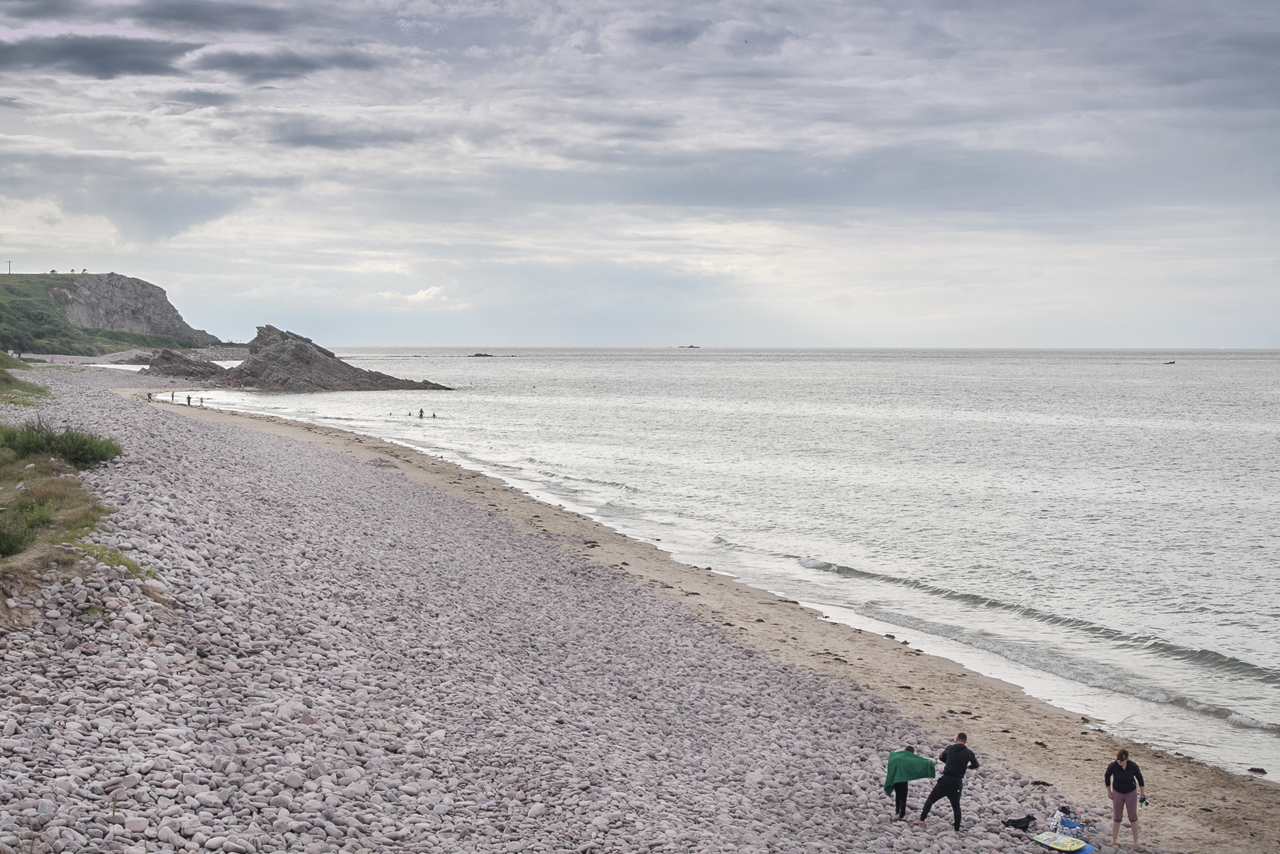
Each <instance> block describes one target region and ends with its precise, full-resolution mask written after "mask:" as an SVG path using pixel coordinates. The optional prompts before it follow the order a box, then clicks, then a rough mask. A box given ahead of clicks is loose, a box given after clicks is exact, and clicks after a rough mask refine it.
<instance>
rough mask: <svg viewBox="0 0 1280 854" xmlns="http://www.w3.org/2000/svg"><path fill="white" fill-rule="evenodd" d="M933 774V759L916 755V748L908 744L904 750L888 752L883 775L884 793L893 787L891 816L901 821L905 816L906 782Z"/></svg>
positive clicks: (887, 792)
mask: <svg viewBox="0 0 1280 854" xmlns="http://www.w3.org/2000/svg"><path fill="white" fill-rule="evenodd" d="M933 775H934V769H933V760H932V759H926V758H925V757H923V756H917V755H916V749H915V748H914V747H911V746H910V745H908V746H907V747H906V749H905V750H896V751H894V752H893V753H890V754H889V768H888V770H887V771H886V773H885V776H884V793H885V794H886V795H887V794H889V790H890V789H893V799H894V804H893V818H894V821H902V820H903V819H905V818H906V817H907V783H909V782H910V781H912V780H920V779H922V778H924V777H932V776H933Z"/></svg>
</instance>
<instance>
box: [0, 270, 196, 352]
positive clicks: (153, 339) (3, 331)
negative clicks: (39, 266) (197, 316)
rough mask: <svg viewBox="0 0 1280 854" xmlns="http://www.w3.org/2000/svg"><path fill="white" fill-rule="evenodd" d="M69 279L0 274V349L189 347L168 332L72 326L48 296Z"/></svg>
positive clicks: (65, 275) (70, 279) (63, 276)
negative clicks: (52, 286)
mask: <svg viewBox="0 0 1280 854" xmlns="http://www.w3.org/2000/svg"><path fill="white" fill-rule="evenodd" d="M73 278H74V277H73V276H71V275H67V274H59V273H40V274H30V273H12V274H7V275H0V350H20V351H22V352H24V353H64V354H66V355H69V356H99V355H101V354H103V353H114V352H117V351H119V350H127V349H129V348H130V347H153V348H154V347H170V348H173V349H179V348H183V347H187V346H190V344H189V342H185V343H184V342H182V341H179V340H178V339H176V338H171V337H169V336H168V335H139V334H137V333H133V332H118V331H117V330H114V329H92V328H83V329H82V328H81V327H79V326H75V325H74V324H72V323H71V321H70V320H67V316H66V314H64V313H63V312H62V310H61V309H59V308H58V307H57V305H55V304H54V302H53V300H52V299H51V298H50V297H49V287H50V286H51V285H60V286H64V287H65V286H66V285H68V284H70V282H71V281H72V279H73Z"/></svg>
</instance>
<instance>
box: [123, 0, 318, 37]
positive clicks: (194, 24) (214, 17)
mask: <svg viewBox="0 0 1280 854" xmlns="http://www.w3.org/2000/svg"><path fill="white" fill-rule="evenodd" d="M119 13H120V14H121V15H122V16H127V17H129V18H132V19H134V20H136V21H138V22H140V23H144V24H150V25H152V26H161V27H163V26H181V27H190V28H193V29H196V30H199V31H202V32H215V33H216V32H255V33H280V32H283V31H284V30H286V29H288V28H289V27H290V26H291V25H293V24H295V23H297V22H298V21H299V20H300V19H301V16H302V14H303V12H302V10H300V9H299V10H288V11H286V10H283V9H278V8H274V7H271V6H263V5H259V4H249V3H216V2H210V0H149V2H145V3H139V4H137V5H135V6H126V7H123V8H121V9H120V12H119Z"/></svg>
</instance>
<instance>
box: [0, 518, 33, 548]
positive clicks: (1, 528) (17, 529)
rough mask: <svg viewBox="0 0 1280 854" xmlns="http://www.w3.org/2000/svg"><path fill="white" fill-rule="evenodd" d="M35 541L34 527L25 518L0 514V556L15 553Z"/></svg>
mask: <svg viewBox="0 0 1280 854" xmlns="http://www.w3.org/2000/svg"><path fill="white" fill-rule="evenodd" d="M35 541H36V529H35V528H34V527H32V526H31V525H28V524H27V521H26V520H25V519H21V518H15V517H9V518H5V517H3V516H0V557H8V556H9V555H16V554H17V553H18V552H20V551H22V550H23V549H25V548H26V547H27V546H29V545H31V544H32V543H34V542H35Z"/></svg>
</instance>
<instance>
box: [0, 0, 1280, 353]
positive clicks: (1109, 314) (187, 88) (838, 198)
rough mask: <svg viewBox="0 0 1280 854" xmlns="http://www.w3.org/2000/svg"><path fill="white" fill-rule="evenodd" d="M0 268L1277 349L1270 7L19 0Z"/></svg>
mask: <svg viewBox="0 0 1280 854" xmlns="http://www.w3.org/2000/svg"><path fill="white" fill-rule="evenodd" d="M0 84H2V85H0V186H2V187H3V194H2V203H0V250H2V251H3V252H4V253H5V255H4V257H3V258H0V260H3V261H8V260H13V262H14V269H15V270H21V271H29V272H35V271H47V270H50V269H58V270H67V269H70V268H73V267H74V268H75V269H81V268H88V269H90V270H94V271H104V272H105V271H108V270H114V271H117V272H122V273H127V274H129V275H135V276H139V277H141V278H144V279H147V280H149V281H152V282H155V283H156V284H159V285H161V286H162V287H164V288H166V289H167V290H168V291H169V293H170V297H171V299H172V300H173V302H174V303H175V304H176V305H177V306H178V307H179V309H180V310H181V311H182V312H183V313H184V315H185V316H186V317H187V319H188V320H189V321H190V322H191V323H192V324H193V325H195V326H199V327H203V328H207V329H209V330H210V331H211V332H214V333H215V334H218V335H220V336H223V337H225V338H232V339H240V340H244V339H247V338H249V337H252V335H253V328H254V326H255V325H257V324H262V323H272V324H274V325H276V326H280V327H285V328H290V329H293V330H295V331H297V332H300V333H302V334H304V335H307V336H309V337H312V338H315V339H316V340H317V341H320V342H321V343H325V344H329V345H344V344H348V345H349V344H373V343H386V344H421V345H431V344H462V345H469V344H507V345H522V344H523V345H559V344H563V345H604V346H610V345H617V346H623V345H626V346H630V345H640V346H669V345H674V344H687V343H696V344H701V345H704V346H716V345H733V346H752V345H758V346H979V347H981V346H1017V347H1022V346H1031V347H1035V346H1044V347H1054V346H1135V347H1144V346H1151V347H1171V346H1204V347H1219V346H1225V347H1232V346H1238V347H1280V319H1278V318H1280V157H1277V152H1278V151H1280V6H1277V5H1276V4H1275V3H1274V2H1271V0H1223V2H1218V3H1203V2H1200V0H1195V2H1178V0H1165V2H1156V0H1148V2H1116V0H1105V2H1103V0H1064V2H1059V3H1026V2H1014V0H1005V1H1004V2H996V0H990V2H984V0H971V2H928V0H921V1H920V2H896V1H895V0H889V2H879V3H876V4H869V3H860V2H848V0H839V2H822V0H813V2H801V3H794V4H766V3H758V2H696V0H695V2H688V0H682V2H679V3H676V2H649V3H646V4H644V5H643V6H642V7H637V6H636V5H635V4H632V3H621V2H616V0H595V2H591V0H567V2H560V3H556V4H546V3H528V2H502V1H501V0H464V2H420V0H403V1H402V2H384V0H362V2H351V0H343V2H327V0H318V1H317V2H308V3H305V4H304V3H300V2H293V3H285V2H281V3H237V2H219V0H142V2H90V0H0Z"/></svg>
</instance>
